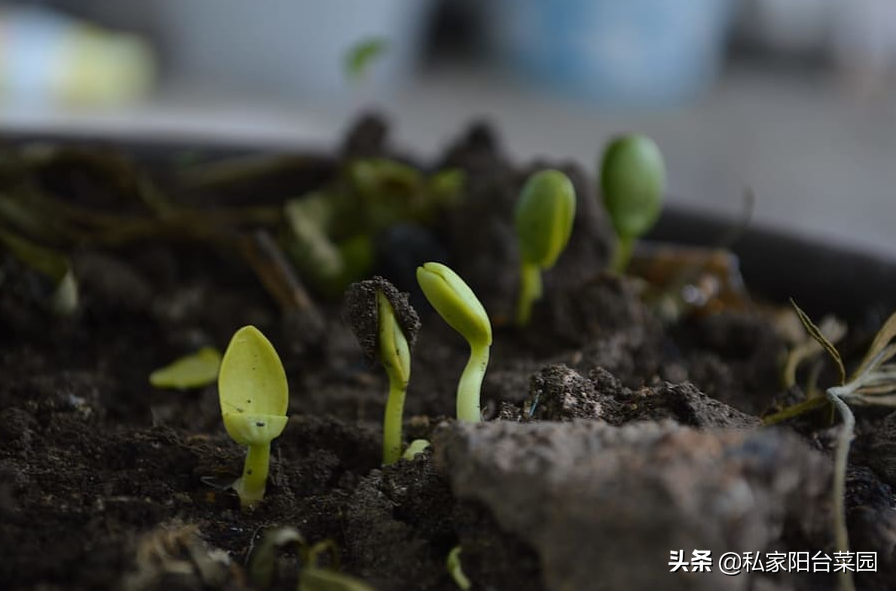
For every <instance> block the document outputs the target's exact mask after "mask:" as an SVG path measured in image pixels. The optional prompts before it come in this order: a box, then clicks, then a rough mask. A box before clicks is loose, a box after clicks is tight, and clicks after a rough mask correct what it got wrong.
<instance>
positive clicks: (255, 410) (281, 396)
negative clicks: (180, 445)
mask: <svg viewBox="0 0 896 591" xmlns="http://www.w3.org/2000/svg"><path fill="white" fill-rule="evenodd" d="M218 395H219V399H220V403H221V414H222V415H223V418H224V426H225V427H226V428H227V433H228V434H229V435H230V436H231V437H232V438H233V439H234V441H236V442H237V443H241V444H244V445H250V444H255V443H256V442H257V440H258V438H259V437H262V438H266V440H267V441H270V440H271V439H273V438H274V437H277V436H278V435H279V434H280V433H281V432H282V431H283V427H284V426H285V425H286V418H285V415H286V409H287V406H288V405H289V385H288V384H287V382H286V372H285V371H284V370H283V364H282V363H281V362H280V357H279V356H278V355H277V351H275V350H274V346H273V345H271V342H270V341H269V340H268V339H267V338H266V337H265V336H264V335H263V334H261V331H259V330H258V329H257V328H255V327H254V326H244V327H243V328H241V329H239V330H238V331H237V332H236V334H234V335H233V338H232V339H231V340H230V344H229V345H228V346H227V350H226V351H225V352H224V358H223V359H222V360H221V370H220V372H219V374H218Z"/></svg>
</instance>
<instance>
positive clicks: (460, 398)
mask: <svg viewBox="0 0 896 591" xmlns="http://www.w3.org/2000/svg"><path fill="white" fill-rule="evenodd" d="M488 355H489V346H488V345H474V344H472V343H470V360H469V361H467V366H466V367H465V368H464V373H463V374H461V376H460V382H459V383H458V384H457V420H459V421H467V422H470V423H478V422H479V421H481V420H482V412H481V410H480V408H479V390H480V388H481V387H482V378H484V377H485V370H486V368H487V367H488Z"/></svg>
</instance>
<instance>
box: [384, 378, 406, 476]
mask: <svg viewBox="0 0 896 591" xmlns="http://www.w3.org/2000/svg"><path fill="white" fill-rule="evenodd" d="M388 373H389V398H388V400H386V415H385V417H384V418H383V464H392V463H395V462H397V461H398V458H400V457H401V426H402V417H403V415H404V397H405V393H406V388H407V383H406V382H402V381H401V380H400V379H399V378H398V376H395V375H393V374H394V373H395V372H391V371H390V372H388Z"/></svg>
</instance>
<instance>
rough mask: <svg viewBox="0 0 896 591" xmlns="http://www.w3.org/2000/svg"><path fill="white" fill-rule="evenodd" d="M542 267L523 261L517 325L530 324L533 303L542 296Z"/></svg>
mask: <svg viewBox="0 0 896 591" xmlns="http://www.w3.org/2000/svg"><path fill="white" fill-rule="evenodd" d="M541 293H542V285H541V268H539V267H538V266H537V265H531V264H528V263H523V264H522V265H521V266H520V297H519V300H518V302H517V308H516V324H517V326H526V325H527V324H529V318H530V317H531V316H532V304H533V303H534V302H535V300H537V299H539V298H540V297H541Z"/></svg>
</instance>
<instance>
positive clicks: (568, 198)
mask: <svg viewBox="0 0 896 591" xmlns="http://www.w3.org/2000/svg"><path fill="white" fill-rule="evenodd" d="M575 215H576V191H575V187H573V185H572V182H571V181H570V180H569V178H568V177H567V176H566V175H565V174H563V173H562V172H560V171H559V170H542V171H540V172H536V173H535V174H533V175H532V176H531V177H529V180H528V181H526V184H525V186H524V187H523V190H522V191H521V192H520V199H519V201H518V202H517V204H516V212H515V223H516V235H517V240H518V241H519V246H520V296H519V301H518V304H517V313H516V323H517V325H518V326H525V325H526V324H528V323H529V317H530V316H531V315H532V304H533V303H534V302H535V300H537V299H539V298H540V297H541V293H542V285H541V272H542V271H545V270H547V269H550V268H551V267H553V266H554V263H556V262H557V257H559V256H560V253H561V252H563V249H564V248H566V243H567V242H569V235H570V234H571V233H572V222H573V220H574V219H575Z"/></svg>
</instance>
